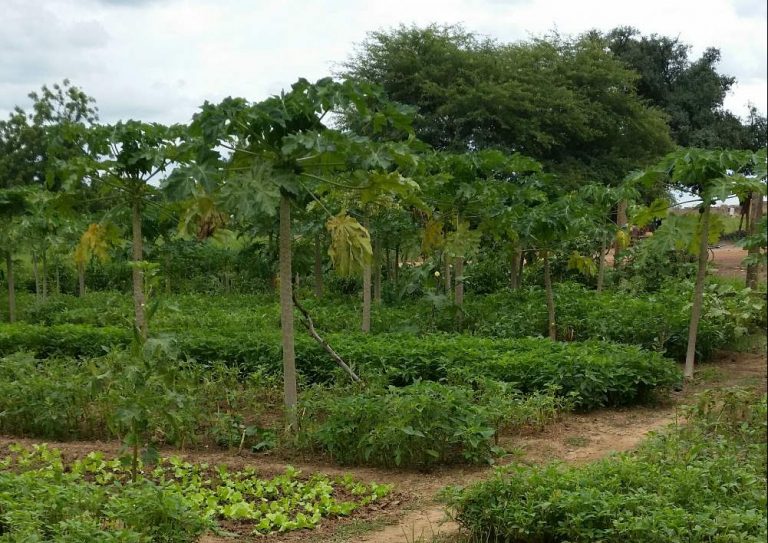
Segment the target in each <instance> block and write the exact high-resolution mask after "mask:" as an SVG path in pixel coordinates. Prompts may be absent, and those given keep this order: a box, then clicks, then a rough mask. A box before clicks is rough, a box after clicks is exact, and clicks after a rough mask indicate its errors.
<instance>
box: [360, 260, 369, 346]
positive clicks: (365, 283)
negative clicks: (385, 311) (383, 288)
mask: <svg viewBox="0 0 768 543" xmlns="http://www.w3.org/2000/svg"><path fill="white" fill-rule="evenodd" d="M361 329H362V331H363V333H365V334H367V333H368V332H370V331H371V265H370V263H369V264H366V265H365V266H363V325H362V327H361Z"/></svg>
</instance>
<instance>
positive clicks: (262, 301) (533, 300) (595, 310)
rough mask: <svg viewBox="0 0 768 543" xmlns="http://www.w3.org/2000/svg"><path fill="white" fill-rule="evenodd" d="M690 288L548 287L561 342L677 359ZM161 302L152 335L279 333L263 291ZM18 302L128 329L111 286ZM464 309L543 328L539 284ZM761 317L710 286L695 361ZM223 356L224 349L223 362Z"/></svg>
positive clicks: (408, 327)
mask: <svg viewBox="0 0 768 543" xmlns="http://www.w3.org/2000/svg"><path fill="white" fill-rule="evenodd" d="M691 289H692V285H691V284H690V283H688V282H685V281H681V282H677V283H674V284H667V285H665V286H663V287H662V288H661V289H660V290H659V291H658V292H655V293H652V294H648V295H646V296H644V297H642V298H640V297H636V296H631V295H628V294H626V293H621V292H616V291H605V292H601V293H598V292H594V291H591V290H587V289H585V288H584V287H582V286H580V285H577V284H572V283H561V284H559V285H557V287H556V289H555V303H556V306H557V321H558V335H559V338H560V339H562V340H587V339H606V340H610V341H616V342H619V343H625V344H631V345H640V346H642V347H643V348H646V349H652V350H656V351H660V352H665V353H666V354H667V356H670V357H671V358H675V359H681V358H682V357H683V356H684V353H685V349H686V342H687V332H688V321H689V317H690V307H689V304H690V299H691ZM166 302H167V303H166V304H165V308H164V309H162V310H161V311H160V312H159V313H158V316H157V317H156V318H155V320H154V322H153V329H154V330H155V332H157V333H160V334H163V333H171V334H173V333H179V332H182V331H183V332H184V334H185V335H186V334H188V333H189V332H190V331H194V333H196V334H197V335H198V336H202V337H204V338H205V339H206V340H210V342H212V343H215V341H216V337H217V336H224V337H229V336H232V335H242V336H244V335H249V334H252V333H254V332H256V333H258V334H260V335H262V334H268V333H271V332H274V333H275V334H276V333H277V331H278V329H279V311H278V306H277V301H276V300H275V299H274V297H269V296H266V295H261V296H255V295H254V296H239V297H234V296H218V297H213V298H212V297H203V296H199V295H186V296H171V297H168V298H167V300H166ZM304 303H305V305H306V306H307V308H308V309H309V311H310V312H311V313H312V315H313V317H314V320H315V324H316V326H317V328H318V330H320V331H321V332H323V333H334V332H354V331H357V330H358V329H359V326H360V307H359V302H358V301H356V300H353V299H350V298H346V299H335V300H332V301H331V300H328V299H323V300H316V299H314V298H312V297H308V298H307V299H306V300H305V301H304ZM22 307H23V310H22V311H21V315H20V320H22V321H24V322H28V323H31V324H45V325H49V326H50V325H65V324H83V325H93V326H98V327H106V328H109V327H118V328H122V329H128V328H130V326H131V323H132V318H133V314H132V309H131V307H132V306H131V303H130V299H129V298H128V297H127V296H126V295H123V294H118V293H109V292H97V293H92V294H89V295H88V296H86V297H85V298H76V297H71V296H60V297H51V298H49V299H48V300H47V301H46V302H41V303H35V302H33V301H32V300H27V303H23V304H22ZM464 312H465V314H464V316H463V318H462V319H461V329H462V330H463V331H464V332H468V333H472V334H474V335H480V336H489V337H500V338H520V337H527V336H546V333H547V324H546V319H547V317H546V305H545V301H544V292H543V291H542V290H541V289H540V288H537V287H534V288H530V289H524V290H518V291H506V292H499V293H496V294H493V295H488V296H478V297H470V298H469V299H468V300H467V301H466V303H465V307H464ZM455 316H456V313H455V311H454V310H452V309H451V308H444V309H438V308H435V307H432V306H431V304H428V303H413V302H411V303H408V304H406V305H400V306H395V307H392V306H377V307H376V308H375V309H374V311H373V323H372V329H373V331H374V332H376V333H393V332H405V333H413V332H418V333H431V332H435V331H437V330H443V331H446V332H453V331H456V326H457V320H456V318H455ZM765 319H766V303H765V295H764V294H762V295H761V294H758V293H754V292H751V291H749V290H748V289H737V288H735V287H733V286H732V285H724V284H718V283H713V284H711V285H710V286H709V287H708V290H707V292H706V294H705V306H704V314H703V317H702V321H701V324H700V331H699V338H698V341H697V349H698V356H699V358H700V359H707V358H709V357H711V355H712V353H713V352H714V351H715V350H716V349H717V348H721V347H724V346H726V345H728V344H729V343H731V342H732V341H733V340H734V339H735V338H737V337H738V336H740V335H743V334H745V333H747V332H749V331H751V330H754V329H760V328H764V327H765V324H766V321H765ZM86 343H87V340H86ZM201 348H202V347H201ZM213 348H214V349H215V345H213ZM208 350H209V351H210V350H212V349H208ZM72 354H75V353H72ZM89 354H93V353H92V352H91V353H89ZM225 355H226V356H225ZM207 356H208V355H207ZM227 356H228V355H227V353H222V358H226V357H227Z"/></svg>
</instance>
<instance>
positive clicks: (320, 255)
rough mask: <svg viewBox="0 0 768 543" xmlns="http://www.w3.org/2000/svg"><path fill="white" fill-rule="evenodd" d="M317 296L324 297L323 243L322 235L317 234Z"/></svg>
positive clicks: (315, 271)
mask: <svg viewBox="0 0 768 543" xmlns="http://www.w3.org/2000/svg"><path fill="white" fill-rule="evenodd" d="M314 273H315V296H317V297H318V298H322V297H323V243H322V239H321V237H320V233H319V232H318V233H317V234H315V270H314Z"/></svg>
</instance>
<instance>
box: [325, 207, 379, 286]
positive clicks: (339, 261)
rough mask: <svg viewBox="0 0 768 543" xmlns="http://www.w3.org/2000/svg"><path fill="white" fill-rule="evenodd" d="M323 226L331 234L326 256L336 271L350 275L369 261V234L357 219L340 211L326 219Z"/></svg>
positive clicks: (371, 252)
mask: <svg viewBox="0 0 768 543" xmlns="http://www.w3.org/2000/svg"><path fill="white" fill-rule="evenodd" d="M325 227H326V229H327V230H328V232H329V233H330V234H331V246H330V247H329V248H328V256H330V257H331V261H332V262H333V267H334V268H335V269H336V273H338V274H339V275H341V276H350V275H353V274H354V273H358V272H360V271H362V269H363V268H364V267H365V265H367V264H370V263H371V258H372V257H373V249H372V248H371V235H370V234H369V233H368V230H367V229H366V228H365V227H364V226H363V225H362V224H360V223H359V222H357V219H355V218H354V217H350V216H349V215H347V214H346V213H341V214H339V215H336V216H335V217H331V218H330V219H328V222H327V223H326V225H325Z"/></svg>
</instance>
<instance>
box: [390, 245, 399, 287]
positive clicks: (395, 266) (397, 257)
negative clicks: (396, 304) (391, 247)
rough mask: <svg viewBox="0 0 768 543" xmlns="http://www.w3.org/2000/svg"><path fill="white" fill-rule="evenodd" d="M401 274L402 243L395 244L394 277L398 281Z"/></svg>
mask: <svg viewBox="0 0 768 543" xmlns="http://www.w3.org/2000/svg"><path fill="white" fill-rule="evenodd" d="M399 274H400V245H395V262H394V267H393V269H392V278H393V279H394V280H395V282H397V279H398V276H399Z"/></svg>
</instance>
